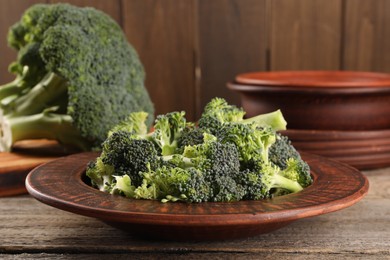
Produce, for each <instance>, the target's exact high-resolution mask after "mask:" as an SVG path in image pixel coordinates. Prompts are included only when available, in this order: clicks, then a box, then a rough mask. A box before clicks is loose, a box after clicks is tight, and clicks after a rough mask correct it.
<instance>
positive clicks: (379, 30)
mask: <svg viewBox="0 0 390 260" xmlns="http://www.w3.org/2000/svg"><path fill="white" fill-rule="evenodd" d="M345 10H346V12H345V18H344V19H345V22H344V50H343V52H344V55H343V69H351V70H367V71H383V72H390V54H389V53H390V2H389V1H387V0H377V1H374V2H372V1H364V0H346V8H345Z"/></svg>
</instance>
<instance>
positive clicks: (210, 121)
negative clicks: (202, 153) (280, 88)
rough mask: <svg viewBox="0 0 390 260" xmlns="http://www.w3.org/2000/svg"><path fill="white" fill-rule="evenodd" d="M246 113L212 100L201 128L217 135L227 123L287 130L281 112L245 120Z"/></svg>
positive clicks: (223, 101)
mask: <svg viewBox="0 0 390 260" xmlns="http://www.w3.org/2000/svg"><path fill="white" fill-rule="evenodd" d="M244 115H245V111H244V110H242V108H237V107H236V106H234V105H229V104H228V103H227V102H226V100H224V99H222V98H214V99H212V100H211V101H210V102H209V103H208V104H207V105H206V106H205V109H204V112H203V113H202V116H201V118H200V119H199V127H200V128H204V129H207V130H208V131H210V132H211V133H212V134H216V132H217V131H218V129H220V128H221V127H223V125H224V124H226V123H234V122H237V123H241V124H255V125H256V126H259V127H270V128H272V129H273V130H274V131H279V130H286V125H287V122H286V120H285V119H284V117H283V115H282V113H281V112H280V110H277V111H275V112H271V113H268V114H262V115H258V116H255V117H251V118H247V119H244Z"/></svg>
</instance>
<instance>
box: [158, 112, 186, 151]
mask: <svg viewBox="0 0 390 260" xmlns="http://www.w3.org/2000/svg"><path fill="white" fill-rule="evenodd" d="M184 115H185V113H184V112H172V113H168V114H165V115H159V116H157V119H156V122H155V125H154V133H153V139H154V141H155V142H156V143H157V145H158V146H159V148H160V149H161V154H162V155H170V154H174V153H175V151H176V149H177V147H178V144H177V141H178V138H179V136H180V134H181V132H182V131H183V129H184V128H185V127H186V119H185V117H184Z"/></svg>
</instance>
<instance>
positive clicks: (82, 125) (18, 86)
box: [0, 4, 154, 151]
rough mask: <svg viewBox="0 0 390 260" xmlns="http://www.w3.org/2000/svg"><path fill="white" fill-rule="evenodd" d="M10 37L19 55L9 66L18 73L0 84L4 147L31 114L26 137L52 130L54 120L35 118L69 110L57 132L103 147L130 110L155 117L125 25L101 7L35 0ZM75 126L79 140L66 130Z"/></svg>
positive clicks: (49, 135) (62, 137)
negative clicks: (43, 120) (51, 3)
mask: <svg viewBox="0 0 390 260" xmlns="http://www.w3.org/2000/svg"><path fill="white" fill-rule="evenodd" d="M8 42H9V45H10V46H12V47H14V48H15V49H16V50H18V59H17V61H16V62H14V63H13V64H12V65H11V66H10V70H11V71H12V72H13V73H15V74H16V79H15V80H14V81H13V82H11V83H9V84H6V85H5V86H3V87H0V106H1V110H2V119H1V121H2V123H1V125H2V133H6V134H1V136H0V144H1V145H0V146H1V150H3V151H6V150H10V149H11V147H12V144H13V143H14V142H16V141H18V140H20V138H22V136H21V135H18V134H16V133H15V131H21V129H19V127H18V126H17V125H13V124H14V122H18V123H20V122H22V121H25V124H23V127H25V128H24V129H23V131H25V132H26V133H24V135H23V138H24V139H37V138H50V139H51V138H53V136H54V134H52V133H50V131H48V129H50V124H49V123H48V120H46V124H44V125H41V124H40V121H39V120H37V121H34V120H33V119H34V118H37V119H38V118H39V119H40V118H42V117H50V118H55V117H58V118H62V117H64V116H68V117H67V120H66V122H65V125H64V128H61V127H60V125H59V123H58V122H56V128H55V129H56V130H55V131H56V133H55V136H56V137H58V138H56V139H57V140H59V141H60V142H61V143H63V144H71V145H75V146H79V148H81V149H83V150H89V149H91V148H99V147H100V144H101V143H102V142H103V141H104V140H105V139H106V137H107V133H108V131H109V130H110V129H112V127H113V126H115V125H116V124H118V123H119V122H120V121H122V120H124V119H125V118H126V117H127V116H128V115H129V114H130V112H137V111H145V112H147V113H148V114H149V115H151V116H150V117H149V118H148V119H147V122H146V125H148V126H149V125H150V124H151V123H152V121H153V111H154V110H153V104H152V103H151V100H150V97H149V95H148V92H147V90H146V88H145V86H144V79H145V73H144V69H143V66H142V64H141V62H140V60H139V58H138V55H137V53H136V51H135V50H134V48H133V47H132V46H131V45H130V44H129V43H128V42H127V40H126V37H125V35H124V33H123V31H122V30H121V28H120V27H119V25H118V24H117V23H116V22H115V21H114V20H113V19H112V18H110V17H109V16H108V15H106V14H104V13H103V12H101V11H98V10H95V9H93V8H88V7H87V8H79V7H75V6H71V5H68V4H53V5H45V4H39V5H34V6H32V7H31V8H29V9H28V10H26V12H25V13H24V15H23V16H22V18H21V20H20V21H19V22H17V23H16V24H15V25H14V26H12V27H11V28H10V31H9V34H8ZM44 111H46V112H44ZM38 115H40V116H38ZM16 118H17V120H16ZM27 122H28V124H27ZM69 127H72V128H73V130H72V132H73V133H78V139H80V140H83V141H82V142H81V145H77V143H78V142H74V141H73V140H72V139H69V138H68V134H67V132H68V130H69ZM53 131H54V130H53ZM14 133H15V134H14ZM14 135H15V136H14Z"/></svg>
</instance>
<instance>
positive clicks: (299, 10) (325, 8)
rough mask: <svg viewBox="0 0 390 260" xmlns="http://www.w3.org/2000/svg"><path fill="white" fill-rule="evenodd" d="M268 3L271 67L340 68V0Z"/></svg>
mask: <svg viewBox="0 0 390 260" xmlns="http://www.w3.org/2000/svg"><path fill="white" fill-rule="evenodd" d="M268 3H269V4H270V5H271V7H270V10H271V23H270V56H271V58H270V62H271V63H270V68H271V70H335V69H336V70H337V69H339V68H340V55H341V52H340V41H341V11H342V1H341V0H297V1H289V0H274V1H269V2H268Z"/></svg>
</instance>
